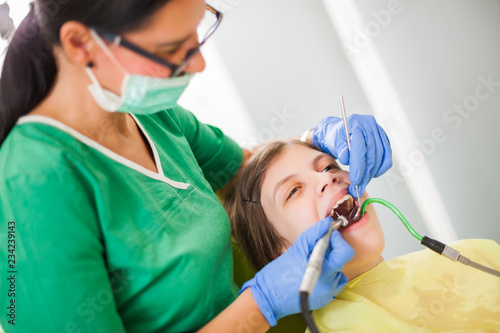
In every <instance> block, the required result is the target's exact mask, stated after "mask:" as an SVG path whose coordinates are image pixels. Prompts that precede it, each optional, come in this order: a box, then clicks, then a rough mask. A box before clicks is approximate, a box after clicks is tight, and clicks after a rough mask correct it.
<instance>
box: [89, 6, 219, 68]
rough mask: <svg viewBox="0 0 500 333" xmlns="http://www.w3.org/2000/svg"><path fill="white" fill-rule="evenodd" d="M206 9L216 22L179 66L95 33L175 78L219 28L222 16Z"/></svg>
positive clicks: (137, 47)
mask: <svg viewBox="0 0 500 333" xmlns="http://www.w3.org/2000/svg"><path fill="white" fill-rule="evenodd" d="M206 9H207V10H209V11H210V12H212V13H214V14H215V16H216V18H217V21H216V22H215V23H214V25H213V26H212V27H210V29H209V30H208V32H207V34H206V35H205V36H204V37H203V40H202V41H201V42H200V43H199V44H198V46H197V47H195V48H192V49H190V50H188V51H187V52H186V56H185V57H184V60H183V61H182V62H181V63H180V64H173V63H171V62H168V61H166V60H165V59H163V58H160V57H158V56H156V55H154V54H152V53H150V52H148V51H146V50H144V49H143V48H141V47H139V46H137V45H135V44H133V43H131V42H129V41H128V40H126V39H124V38H123V37H121V36H118V35H114V34H111V33H104V32H99V31H98V30H97V32H98V33H99V35H101V36H102V37H104V38H105V39H107V40H108V41H110V42H111V43H113V44H115V45H119V46H123V47H124V48H126V49H129V50H130V51H132V52H135V53H137V54H140V55H141V56H143V57H145V58H147V59H149V60H152V61H154V62H156V63H158V64H160V65H163V66H165V67H168V68H170V70H171V71H172V73H171V74H170V77H176V76H178V75H179V74H181V73H182V71H183V70H184V68H186V66H187V63H188V61H189V59H191V58H192V57H193V56H194V55H195V54H196V53H197V52H198V51H199V50H200V48H201V47H202V46H203V44H205V42H206V41H207V39H208V38H210V36H212V35H213V33H214V32H215V31H216V30H217V28H218V27H219V25H220V23H221V21H222V16H223V15H222V13H221V12H219V11H218V10H217V9H215V8H213V7H212V6H210V5H208V4H206Z"/></svg>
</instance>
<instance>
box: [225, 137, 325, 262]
mask: <svg viewBox="0 0 500 333" xmlns="http://www.w3.org/2000/svg"><path fill="white" fill-rule="evenodd" d="M291 144H298V145H305V146H307V147H308V148H312V149H316V150H317V148H316V147H314V146H313V145H310V144H307V143H303V142H300V141H298V140H288V141H273V142H270V143H267V144H264V145H262V146H261V147H259V148H258V150H257V152H255V153H254V154H253V156H252V157H251V158H250V159H249V160H248V162H247V163H246V164H245V165H244V166H242V168H241V170H240V171H239V172H238V174H237V175H236V179H235V187H234V189H233V192H232V193H230V194H229V195H228V196H227V198H226V200H225V201H224V208H226V211H227V214H228V215H229V219H230V221H231V228H232V233H233V235H234V237H235V238H236V240H237V241H238V243H239V245H240V246H241V248H242V250H243V252H244V253H245V255H246V257H247V258H248V260H249V261H250V263H251V264H252V265H253V266H254V267H255V268H256V269H257V270H260V269H261V268H262V267H264V266H265V265H267V264H268V263H269V262H271V261H272V260H274V259H276V258H277V257H279V256H280V255H281V253H282V250H283V249H284V248H285V244H286V243H285V239H284V238H283V237H281V235H280V234H279V233H278V232H277V231H276V229H275V228H274V227H273V225H272V224H271V223H270V222H269V220H268V219H267V217H266V214H265V213H264V210H263V209H262V205H261V204H260V192H261V188H262V182H263V180H264V177H265V174H266V170H267V169H268V168H269V167H270V166H271V165H272V164H273V163H274V161H276V159H277V158H278V157H279V156H280V155H281V154H282V153H283V150H284V149H285V147H286V146H288V145H291Z"/></svg>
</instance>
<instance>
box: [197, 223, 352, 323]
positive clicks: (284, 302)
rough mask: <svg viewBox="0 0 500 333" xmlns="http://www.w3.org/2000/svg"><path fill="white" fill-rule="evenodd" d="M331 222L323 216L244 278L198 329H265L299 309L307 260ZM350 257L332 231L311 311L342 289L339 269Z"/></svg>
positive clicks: (312, 296) (347, 246) (350, 253)
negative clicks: (233, 294) (225, 304)
mask: <svg viewBox="0 0 500 333" xmlns="http://www.w3.org/2000/svg"><path fill="white" fill-rule="evenodd" d="M332 221H333V220H332V218H331V217H327V218H324V219H323V220H321V221H319V222H318V223H316V224H315V225H313V226H311V227H309V228H308V229H307V230H306V231H304V232H303V233H302V234H301V235H300V236H299V237H298V238H297V240H296V241H295V243H294V244H293V245H292V246H291V247H290V248H289V249H288V250H287V251H286V252H285V253H283V254H282V255H281V256H279V257H278V258H276V259H275V260H273V261H272V262H270V263H269V264H267V265H266V266H265V267H264V268H262V269H261V270H260V271H259V272H257V274H255V277H254V278H253V279H251V280H249V281H247V282H246V283H245V284H244V285H243V287H242V288H241V292H240V296H239V297H238V298H237V299H236V301H235V302H233V303H232V304H231V305H230V306H229V307H228V308H227V309H225V310H224V311H223V312H222V313H221V314H219V315H218V316H217V317H216V318H215V319H213V320H212V321H211V322H210V323H208V324H207V325H206V326H205V327H204V328H203V329H201V330H200V332H241V331H243V332H265V331H266V330H267V329H268V328H269V326H275V325H276V323H277V321H278V320H279V319H280V318H282V317H284V316H287V315H290V314H294V313H298V312H300V301H299V286H300V283H301V281H302V276H303V275H304V271H305V267H306V265H307V260H308V258H309V255H310V254H311V252H312V250H313V248H314V245H315V244H316V242H317V241H318V240H319V239H320V238H321V237H322V236H323V235H324V234H325V233H326V231H327V230H328V228H329V227H330V224H331V222H332ZM353 256H354V251H353V249H352V248H351V247H350V246H349V244H347V243H346V242H345V241H344V240H343V239H342V237H341V236H340V234H339V232H338V231H334V232H333V233H332V236H331V238H330V247H329V249H328V250H327V253H326V256H325V261H324V262H323V267H322V272H321V275H320V277H319V279H318V282H317V284H316V287H315V289H314V292H313V293H312V295H311V296H310V298H309V303H310V307H311V309H312V310H314V309H318V308H320V307H323V306H325V305H326V304H328V303H329V302H330V301H331V300H333V299H334V298H335V296H336V295H337V294H338V293H339V292H340V291H341V290H342V289H343V288H344V286H345V284H346V283H347V278H346V277H345V275H344V274H343V273H342V269H343V267H344V264H345V263H347V262H348V261H349V260H351V259H352V257H353ZM243 329H244V330H243Z"/></svg>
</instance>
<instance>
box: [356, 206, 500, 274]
mask: <svg viewBox="0 0 500 333" xmlns="http://www.w3.org/2000/svg"><path fill="white" fill-rule="evenodd" d="M370 203H379V204H381V205H384V206H385V207H387V208H389V209H390V210H392V212H393V213H394V214H396V215H397V216H398V217H399V219H400V220H401V222H403V224H404V225H405V227H406V229H408V231H409V232H410V234H412V235H413V237H415V238H416V239H418V240H419V241H420V244H422V245H424V246H426V247H428V248H429V249H431V250H432V251H434V252H436V253H437V254H440V255H442V256H443V257H446V258H448V259H450V260H453V261H458V262H460V263H462V264H464V265H467V266H470V267H474V268H476V269H479V270H481V271H483V272H486V273H489V274H492V275H494V276H496V277H500V272H499V271H497V270H495V269H492V268H490V267H486V266H483V265H481V264H478V263H477V262H474V261H472V260H470V259H469V258H467V257H465V256H463V255H461V254H460V252H458V251H457V250H455V249H453V248H451V247H449V246H448V245H446V244H444V243H441V242H440V241H437V240H435V239H432V238H430V237H427V236H423V237H422V236H421V235H419V234H418V232H416V231H415V229H413V228H412V226H411V225H410V223H409V222H408V220H406V218H405V217H404V216H403V214H401V212H400V211H399V210H398V209H397V208H396V207H394V205H393V204H391V203H390V202H388V201H386V200H383V199H378V198H369V199H367V200H366V201H365V202H363V205H361V216H363V215H364V214H365V211H366V207H367V206H368V204H370Z"/></svg>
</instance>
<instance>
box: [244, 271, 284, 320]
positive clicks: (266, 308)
mask: <svg viewBox="0 0 500 333" xmlns="http://www.w3.org/2000/svg"><path fill="white" fill-rule="evenodd" d="M247 288H250V291H251V292H252V296H253V298H254V300H255V303H257V306H258V307H259V309H260V312H262V314H263V315H264V318H266V320H267V322H268V323H269V325H271V327H273V326H276V324H277V319H276V316H275V315H274V311H273V308H272V307H271V304H269V302H268V301H267V298H266V297H265V295H264V294H263V293H262V290H261V289H260V287H259V286H258V285H257V281H256V280H255V278H253V279H251V280H248V281H247V282H245V283H244V284H243V286H242V287H241V290H240V294H241V293H242V292H243V290H245V289H247Z"/></svg>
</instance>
